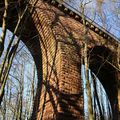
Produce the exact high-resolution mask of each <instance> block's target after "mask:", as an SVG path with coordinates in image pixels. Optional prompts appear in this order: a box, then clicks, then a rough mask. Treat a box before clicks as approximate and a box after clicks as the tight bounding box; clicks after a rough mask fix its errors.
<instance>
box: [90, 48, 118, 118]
mask: <svg viewBox="0 0 120 120" xmlns="http://www.w3.org/2000/svg"><path fill="white" fill-rule="evenodd" d="M115 58H116V57H115V53H113V52H112V51H111V50H110V49H109V48H106V47H104V46H95V47H93V48H91V49H89V64H90V69H91V71H92V72H94V73H95V74H96V76H97V77H98V78H99V80H100V82H101V83H102V85H103V87H104V89H105V91H106V94H107V95H108V98H109V101H110V104H111V108H112V114H113V118H114V119H117V114H118V113H117V112H118V99H117V96H118V90H117V80H118V78H117V70H116V69H115V68H114V67H113V66H114V65H115V63H116V62H115ZM112 64H113V66H112ZM116 110H117V112H116Z"/></svg>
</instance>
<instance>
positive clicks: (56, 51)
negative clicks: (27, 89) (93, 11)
mask: <svg viewBox="0 0 120 120" xmlns="http://www.w3.org/2000/svg"><path fill="white" fill-rule="evenodd" d="M32 18H33V21H34V24H35V26H36V28H37V30H38V32H39V40H40V44H41V49H42V69H43V81H42V84H43V85H42V91H41V97H40V104H39V110H38V113H37V119H40V118H41V117H42V119H43V120H53V119H57V120H68V119H69V120H73V119H75V120H81V119H83V94H82V84H81V75H80V74H81V70H80V67H81V48H82V45H83V42H84V41H83V36H82V34H83V25H82V24H80V23H79V22H77V21H75V20H74V19H72V18H70V17H69V16H68V15H66V14H64V13H63V12H61V11H59V10H58V9H57V8H55V7H53V6H50V5H48V4H47V3H44V2H42V1H39V2H38V4H37V5H36V7H35V11H34V13H33V15H32ZM88 37H89V45H88V48H92V47H94V46H96V45H97V46H105V47H108V48H109V49H110V50H111V51H114V52H116V49H115V48H116V46H115V45H114V44H113V43H111V42H110V41H108V40H106V39H103V38H102V37H100V36H99V35H98V34H96V33H94V32H93V31H89V34H88Z"/></svg>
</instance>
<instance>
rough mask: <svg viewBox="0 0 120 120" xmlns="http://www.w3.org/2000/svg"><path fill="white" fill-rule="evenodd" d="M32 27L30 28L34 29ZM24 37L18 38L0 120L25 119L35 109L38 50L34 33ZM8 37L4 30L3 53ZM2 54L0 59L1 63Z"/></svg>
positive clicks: (38, 71)
mask: <svg viewBox="0 0 120 120" xmlns="http://www.w3.org/2000/svg"><path fill="white" fill-rule="evenodd" d="M31 26H32V25H31ZM32 27H33V28H34V26H32ZM32 27H31V28H32ZM26 34H27V35H26ZM26 34H24V35H23V36H22V38H21V39H22V41H21V42H20V43H19V46H18V49H17V51H16V55H15V57H14V59H13V63H12V67H11V70H10V73H9V76H8V79H7V82H6V86H5V92H4V97H3V102H2V106H1V108H2V109H1V108H0V119H1V120H2V119H10V120H14V119H28V118H30V117H31V115H32V112H33V109H35V110H36V109H38V106H37V103H38V102H39V101H38V102H37V101H36V102H35V103H34V101H35V100H37V99H39V96H38V95H36V93H37V94H38V91H39V90H40V86H41V85H40V84H41V82H42V65H41V62H42V61H41V48H40V42H39V36H36V35H37V34H38V33H37V32H36V29H32V30H30V32H28V33H27V32H26ZM11 37H12V32H10V31H9V30H7V34H6V43H5V49H4V53H5V51H6V49H7V47H6V46H8V44H9V43H7V42H9V41H10V39H11ZM15 39H17V37H15ZM12 46H13V45H12ZM12 46H11V48H12ZM4 53H3V57H1V59H0V62H1V63H2V58H4ZM39 93H40V91H39ZM34 104H35V105H34ZM34 106H35V108H34Z"/></svg>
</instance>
